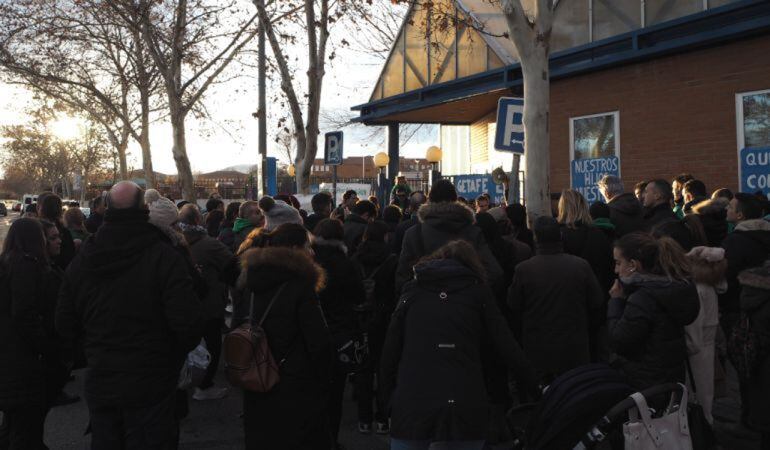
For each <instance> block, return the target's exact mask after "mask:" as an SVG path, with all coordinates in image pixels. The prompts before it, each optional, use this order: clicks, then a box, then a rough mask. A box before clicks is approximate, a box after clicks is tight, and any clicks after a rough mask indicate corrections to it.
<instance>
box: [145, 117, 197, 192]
mask: <svg viewBox="0 0 770 450" xmlns="http://www.w3.org/2000/svg"><path fill="white" fill-rule="evenodd" d="M148 108H149V107H148ZM145 111H147V112H146V113H145ZM182 126H183V127H184V122H183V123H182ZM182 134H184V129H183V130H182ZM174 135H176V132H175V133H174ZM182 140H183V141H184V136H182ZM175 142H176V141H175ZM139 145H140V146H141V147H142V168H143V169H144V179H145V181H146V183H147V189H155V187H156V186H157V181H156V180H155V172H154V169H153V168H152V152H151V150H150V118H149V109H147V110H145V109H144V108H143V109H142V131H141V133H140V135H139ZM185 148H186V147H185ZM186 154H187V153H186V152H185V155H186ZM174 158H176V153H174ZM188 166H189V163H188Z"/></svg>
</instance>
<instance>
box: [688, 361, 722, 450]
mask: <svg viewBox="0 0 770 450" xmlns="http://www.w3.org/2000/svg"><path fill="white" fill-rule="evenodd" d="M685 363H686V364H687V376H688V377H689V379H690V385H691V386H692V393H693V395H691V396H690V399H691V401H690V402H688V403H687V422H688V423H689V425H690V439H691V440H692V448H693V450H714V449H716V444H717V441H716V438H715V437H714V430H712V429H711V424H709V422H708V420H706V414H705V413H704V412H703V407H702V406H701V405H700V404H699V403H698V390H697V387H696V386H695V379H694V378H693V376H692V368H691V367H690V359H689V358H685Z"/></svg>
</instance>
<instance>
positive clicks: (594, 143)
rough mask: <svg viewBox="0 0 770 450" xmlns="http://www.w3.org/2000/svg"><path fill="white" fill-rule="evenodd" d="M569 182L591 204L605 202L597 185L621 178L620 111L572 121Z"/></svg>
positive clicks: (572, 119)
mask: <svg viewBox="0 0 770 450" xmlns="http://www.w3.org/2000/svg"><path fill="white" fill-rule="evenodd" d="M569 129H570V156H571V158H570V179H571V186H572V189H575V190H577V191H578V192H580V193H581V194H583V196H584V197H585V199H586V200H587V201H588V202H589V203H594V202H598V201H603V198H602V196H601V194H600V193H599V188H598V187H597V186H596V183H597V182H598V181H599V180H600V179H601V178H602V177H603V176H605V175H615V176H617V177H619V176H620V136H619V131H620V124H619V114H618V112H617V111H615V112H610V113H602V114H594V115H591V116H583V117H573V118H571V119H570V127H569Z"/></svg>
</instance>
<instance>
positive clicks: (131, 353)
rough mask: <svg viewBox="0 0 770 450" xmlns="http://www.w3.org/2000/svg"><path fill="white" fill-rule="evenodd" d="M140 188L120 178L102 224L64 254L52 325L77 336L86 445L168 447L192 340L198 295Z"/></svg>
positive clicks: (196, 334) (66, 335)
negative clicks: (83, 368)
mask: <svg viewBox="0 0 770 450" xmlns="http://www.w3.org/2000/svg"><path fill="white" fill-rule="evenodd" d="M148 218H149V212H148V210H147V208H146V207H145V205H144V196H143V192H142V190H141V189H140V188H139V186H137V185H136V184H134V183H132V182H129V181H122V182H120V183H118V184H116V185H115V186H114V187H113V188H112V190H111V191H110V194H109V197H108V198H107V212H106V214H105V218H104V225H102V228H101V229H100V230H99V233H97V235H96V237H95V238H94V239H89V240H88V241H87V242H86V243H85V244H84V246H83V248H82V250H81V252H80V253H79V254H78V255H77V256H76V257H75V259H74V260H73V261H72V263H71V264H70V266H69V268H68V270H67V272H66V274H65V277H64V281H63V284H62V288H61V291H60V298H59V304H58V308H57V311H56V329H57V330H58V332H59V333H60V334H61V335H62V336H63V337H64V338H66V339H78V338H80V339H82V341H83V345H84V350H85V354H86V359H87V361H88V372H87V374H86V379H85V397H86V400H87V402H88V407H89V410H90V417H91V430H92V440H91V446H92V448H93V449H106V448H125V449H157V450H161V449H167V448H170V445H171V443H172V442H173V441H174V439H175V435H176V434H177V433H178V430H177V422H176V419H175V416H174V400H175V397H176V396H175V394H176V386H177V382H178V379H179V371H180V369H181V367H182V363H183V361H184V358H185V355H186V354H187V353H188V352H189V351H190V350H192V349H193V348H194V347H195V345H196V344H197V343H198V341H199V340H200V336H201V333H200V331H201V330H200V326H199V323H200V322H199V318H200V313H201V303H200V300H199V299H198V297H197V296H196V295H195V292H194V290H193V284H192V279H191V278H190V275H189V274H188V272H187V266H186V264H185V261H184V259H183V257H182V256H181V255H180V254H179V252H177V251H176V250H175V249H174V248H173V247H172V246H171V245H170V244H169V243H168V241H167V240H165V238H164V236H163V235H162V234H161V233H160V232H159V231H158V229H157V228H155V227H154V226H152V225H150V224H149V223H148Z"/></svg>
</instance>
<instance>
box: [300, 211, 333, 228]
mask: <svg viewBox="0 0 770 450" xmlns="http://www.w3.org/2000/svg"><path fill="white" fill-rule="evenodd" d="M328 218H329V216H328V215H327V216H322V215H321V214H316V213H313V214H311V215H309V216H307V219H305V228H306V229H307V231H309V232H311V233H312V232H313V230H314V229H315V226H316V225H318V222H320V221H322V220H324V219H328Z"/></svg>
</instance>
